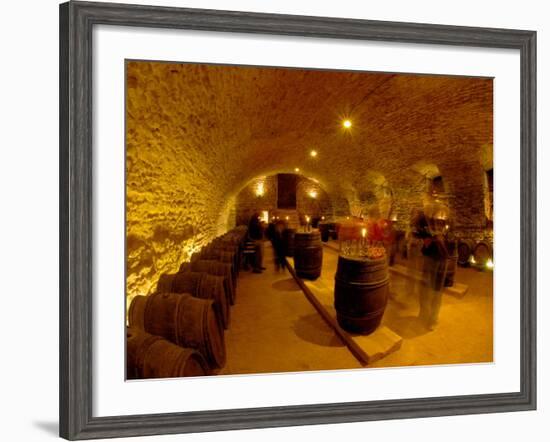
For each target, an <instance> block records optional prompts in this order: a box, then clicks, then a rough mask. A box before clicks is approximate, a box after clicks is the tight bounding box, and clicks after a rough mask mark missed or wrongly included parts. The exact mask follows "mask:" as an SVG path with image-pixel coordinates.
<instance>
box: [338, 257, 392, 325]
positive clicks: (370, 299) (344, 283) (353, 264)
mask: <svg viewBox="0 0 550 442" xmlns="http://www.w3.org/2000/svg"><path fill="white" fill-rule="evenodd" d="M388 286H389V276H388V264H387V260H386V257H383V258H380V259H365V258H356V257H350V256H339V257H338V267H337V270H336V276H335V287H334V307H335V308H336V316H337V320H338V324H340V327H342V328H343V329H344V330H347V331H349V332H352V333H360V334H365V335H368V334H370V333H372V332H374V331H375V330H376V329H377V327H378V326H379V325H380V321H381V320H382V317H383V316H384V310H385V309H386V304H387V302H388Z"/></svg>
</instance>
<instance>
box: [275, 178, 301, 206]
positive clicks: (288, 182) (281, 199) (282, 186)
mask: <svg viewBox="0 0 550 442" xmlns="http://www.w3.org/2000/svg"><path fill="white" fill-rule="evenodd" d="M296 183H297V175H294V174H293V173H280V174H278V175H277V208H279V209H296Z"/></svg>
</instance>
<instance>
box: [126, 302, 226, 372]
mask: <svg viewBox="0 0 550 442" xmlns="http://www.w3.org/2000/svg"><path fill="white" fill-rule="evenodd" d="M213 304H214V302H213V301H212V300H210V299H198V298H194V297H193V296H191V295H189V294H178V293H155V294H153V295H149V296H136V297H135V298H134V300H133V301H132V304H131V305H130V310H129V323H130V327H133V326H139V324H140V323H143V330H145V331H146V332H147V333H151V334H153V335H158V336H162V337H164V338H166V339H168V340H169V341H171V342H173V343H174V344H177V345H180V346H182V347H190V348H194V349H196V350H198V351H199V352H200V353H201V354H202V355H203V356H204V358H205V359H206V361H207V363H208V365H209V366H210V367H211V368H220V367H223V365H224V364H225V342H224V336H223V329H222V328H221V327H220V325H219V322H218V319H217V317H216V313H215V311H214V306H213ZM140 315H142V316H140Z"/></svg>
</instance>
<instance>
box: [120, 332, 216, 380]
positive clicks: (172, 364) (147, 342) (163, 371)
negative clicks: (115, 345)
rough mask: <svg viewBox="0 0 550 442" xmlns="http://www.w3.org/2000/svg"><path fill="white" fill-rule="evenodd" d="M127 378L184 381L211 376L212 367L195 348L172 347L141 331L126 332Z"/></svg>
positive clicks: (162, 339) (160, 338)
mask: <svg viewBox="0 0 550 442" xmlns="http://www.w3.org/2000/svg"><path fill="white" fill-rule="evenodd" d="M126 349H127V352H126V378H127V379H152V378H181V377H187V376H204V375H207V374H208V364H207V363H206V361H205V360H204V358H203V357H202V355H201V354H200V353H199V352H198V351H196V350H193V349H191V348H184V347H180V346H178V345H175V344H172V343H171V342H169V341H167V340H166V339H164V338H162V337H160V336H155V335H151V334H149V333H146V332H145V331H143V330H140V329H139V328H135V327H134V328H128V329H127V330H126Z"/></svg>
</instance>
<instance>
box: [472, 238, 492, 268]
mask: <svg viewBox="0 0 550 442" xmlns="http://www.w3.org/2000/svg"><path fill="white" fill-rule="evenodd" d="M473 254H474V258H475V260H476V262H477V263H478V264H480V265H482V266H484V265H485V264H487V261H489V260H492V259H493V246H492V245H491V243H490V242H489V241H485V240H483V241H479V242H478V243H477V244H476V246H475V247H474V251H473Z"/></svg>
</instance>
